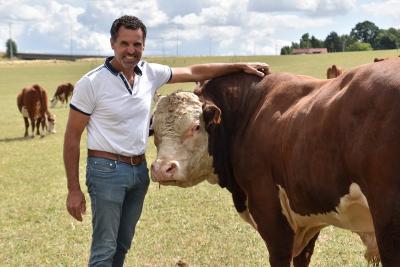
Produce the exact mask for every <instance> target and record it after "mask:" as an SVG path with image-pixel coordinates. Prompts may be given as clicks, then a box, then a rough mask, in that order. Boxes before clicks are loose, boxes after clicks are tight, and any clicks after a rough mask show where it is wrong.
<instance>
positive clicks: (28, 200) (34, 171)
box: [0, 50, 400, 267]
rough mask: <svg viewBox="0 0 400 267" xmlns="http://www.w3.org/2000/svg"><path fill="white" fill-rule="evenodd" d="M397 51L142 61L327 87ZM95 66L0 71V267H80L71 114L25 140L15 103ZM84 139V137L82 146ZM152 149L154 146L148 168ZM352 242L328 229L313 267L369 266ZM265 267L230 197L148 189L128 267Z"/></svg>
mask: <svg viewBox="0 0 400 267" xmlns="http://www.w3.org/2000/svg"><path fill="white" fill-rule="evenodd" d="M399 54H400V52H399V51H398V50H391V51H373V52H356V53H353V52H352V53H350V52H348V53H337V54H325V55H300V56H252V57H191V58H149V59H148V61H151V62H158V63H162V64H168V65H171V66H185V65H189V64H194V63H203V62H237V61H245V62H249V61H263V62H267V63H269V64H270V66H271V70H272V71H273V72H281V71H288V72H292V73H298V74H305V75H311V76H315V77H319V78H323V77H325V73H326V69H327V67H328V66H330V65H332V64H337V65H338V66H341V67H343V68H344V69H350V68H353V67H355V66H357V65H360V64H365V63H370V62H372V60H373V58H374V57H391V56H397V55H399ZM100 64H102V61H101V60H84V61H76V62H60V61H40V62H15V61H14V62H7V61H0V111H1V113H0V192H1V197H0V229H1V231H0V266H35V267H36V266H49V267H54V266H86V264H87V259H88V252H89V242H90V236H91V227H90V222H91V214H90V209H88V211H87V214H86V215H85V217H84V220H83V222H77V221H75V220H74V219H73V218H72V217H70V216H69V214H68V213H67V211H66V208H65V199H66V193H67V190H66V178H65V173H64V167H63V162H62V144H63V134H64V131H65V125H66V120H67V114H68V109H67V108H65V107H62V106H61V105H60V104H58V105H57V107H56V108H54V109H51V110H50V111H51V112H52V113H54V114H55V115H56V117H57V125H56V129H57V133H56V134H53V135H47V136H46V137H44V138H40V137H35V138H34V139H24V138H23V133H24V124H23V119H22V117H21V115H20V114H19V112H18V109H17V106H16V96H17V94H18V93H19V91H20V90H21V89H22V88H23V87H24V86H26V85H30V84H34V83H38V84H40V85H42V86H43V87H44V88H45V89H46V90H47V92H48V94H49V97H51V96H52V95H53V94H54V91H55V88H56V86H57V85H58V84H60V83H64V82H72V83H75V82H76V81H77V80H78V79H79V78H80V77H81V76H82V75H83V74H84V73H86V72H87V71H89V70H90V69H92V68H94V67H96V66H97V65H100ZM193 87H194V84H192V83H187V84H174V85H167V86H165V87H163V88H162V89H161V93H162V94H166V93H168V92H172V91H175V90H177V89H185V90H190V89H191V88H193ZM83 139H85V136H84V138H83ZM85 151H86V149H85V140H84V141H83V142H82V146H81V155H82V157H81V168H80V174H81V176H80V179H81V186H82V188H83V190H84V192H85V195H86V197H87V201H88V208H89V206H90V204H89V198H88V195H87V193H86V186H85V179H84V177H85V154H86V152H85ZM154 157H155V148H154V144H153V141H152V140H151V139H150V142H149V146H148V151H147V159H148V162H149V163H150V162H152V160H153V159H154ZM363 254H364V248H363V245H362V244H361V241H360V240H359V238H358V236H357V235H355V234H352V233H351V232H349V231H344V230H340V229H336V228H332V227H327V228H326V229H324V230H323V232H322V233H321V234H320V237H319V239H318V242H317V245H316V247H315V253H314V256H313V259H312V264H311V266H329V267H330V266H332V267H333V266H366V262H365V260H364V258H363ZM180 260H181V261H184V262H186V263H187V264H188V265H189V266H229V267H231V266H237V267H244V266H269V264H268V253H267V249H266V247H265V245H264V243H263V241H262V239H261V237H260V236H259V235H258V234H257V233H256V232H255V231H254V230H253V229H252V228H251V227H250V226H249V225H247V224H246V223H244V222H243V221H242V220H241V219H240V218H239V216H238V215H237V214H236V212H235V210H234V207H233V203H232V200H231V196H230V194H229V193H228V192H227V191H226V190H224V189H220V188H219V187H218V186H212V185H210V184H208V183H202V184H200V185H198V186H196V187H193V188H189V189H181V188H176V187H161V188H160V187H159V186H158V184H155V183H151V185H150V188H149V191H148V194H147V198H146V201H145V206H144V211H143V214H142V217H141V220H140V222H139V224H138V226H137V230H136V236H135V239H134V243H133V245H132V249H131V251H130V253H129V254H128V256H127V259H126V266H138V267H143V266H161V267H164V266H166V267H168V266H171V267H173V266H175V265H176V263H177V262H178V261H180Z"/></svg>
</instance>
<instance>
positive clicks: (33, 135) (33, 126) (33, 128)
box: [30, 118, 36, 138]
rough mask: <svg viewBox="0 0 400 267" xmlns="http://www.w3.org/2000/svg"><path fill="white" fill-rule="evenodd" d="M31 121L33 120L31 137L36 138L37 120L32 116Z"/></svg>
mask: <svg viewBox="0 0 400 267" xmlns="http://www.w3.org/2000/svg"><path fill="white" fill-rule="evenodd" d="M30 121H31V130H32V134H31V137H32V138H34V137H35V124H36V122H35V119H34V118H30Z"/></svg>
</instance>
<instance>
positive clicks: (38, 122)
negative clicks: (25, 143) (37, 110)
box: [36, 118, 42, 135]
mask: <svg viewBox="0 0 400 267" xmlns="http://www.w3.org/2000/svg"><path fill="white" fill-rule="evenodd" d="M41 122H42V118H39V119H37V120H36V135H40V124H41Z"/></svg>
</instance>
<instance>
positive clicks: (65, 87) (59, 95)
mask: <svg viewBox="0 0 400 267" xmlns="http://www.w3.org/2000/svg"><path fill="white" fill-rule="evenodd" d="M73 91H74V86H73V85H72V84H71V83H64V84H60V85H59V86H58V87H57V89H56V92H55V93H54V96H53V99H52V100H51V102H52V103H54V104H52V107H54V106H55V104H56V103H57V101H60V102H61V104H68V101H69V98H70V97H71V96H72V92H73Z"/></svg>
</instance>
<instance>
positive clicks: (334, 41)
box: [324, 32, 342, 52]
mask: <svg viewBox="0 0 400 267" xmlns="http://www.w3.org/2000/svg"><path fill="white" fill-rule="evenodd" d="M324 45H325V47H326V48H327V49H328V52H339V51H342V42H341V41H340V38H339V35H338V34H337V33H336V32H331V33H330V34H328V36H326V39H325V41H324Z"/></svg>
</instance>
